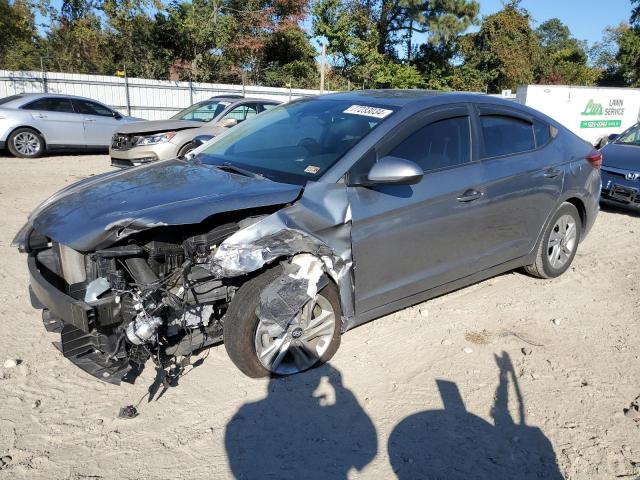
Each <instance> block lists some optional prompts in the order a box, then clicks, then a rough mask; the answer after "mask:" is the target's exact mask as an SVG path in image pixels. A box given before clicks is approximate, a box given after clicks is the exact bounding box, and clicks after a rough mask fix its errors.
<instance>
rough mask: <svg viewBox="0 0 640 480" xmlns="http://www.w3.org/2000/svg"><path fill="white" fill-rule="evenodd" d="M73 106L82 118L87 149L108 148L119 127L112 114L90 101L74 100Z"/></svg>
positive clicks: (105, 108)
mask: <svg viewBox="0 0 640 480" xmlns="http://www.w3.org/2000/svg"><path fill="white" fill-rule="evenodd" d="M73 103H74V106H75V108H76V110H77V111H78V113H79V114H80V115H81V117H82V121H83V125H84V138H85V145H86V146H87V147H100V148H104V147H109V145H110V144H111V137H112V136H113V134H114V133H115V131H116V129H117V128H118V126H119V125H120V120H118V119H117V118H116V117H114V112H113V111H112V110H110V109H109V108H107V107H105V106H104V105H100V104H99V103H97V102H92V101H90V100H83V99H74V100H73Z"/></svg>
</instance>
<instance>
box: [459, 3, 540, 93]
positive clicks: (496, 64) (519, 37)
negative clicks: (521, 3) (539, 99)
mask: <svg viewBox="0 0 640 480" xmlns="http://www.w3.org/2000/svg"><path fill="white" fill-rule="evenodd" d="M461 52H462V55H463V57H464V64H465V65H466V66H467V67H470V68H475V69H477V70H478V71H480V72H481V73H482V74H483V75H484V76H485V77H486V79H487V89H488V90H489V92H496V93H497V92H500V91H501V90H503V89H513V90H515V88H516V87H517V86H518V85H527V84H530V83H533V82H534V80H535V78H536V76H535V69H536V65H538V63H539V61H540V58H541V54H542V51H541V47H540V44H539V43H538V36H537V35H536V33H535V32H534V30H533V29H532V28H531V23H530V17H529V14H528V12H527V11H526V10H523V9H521V8H519V7H518V5H517V3H513V4H512V3H509V4H507V5H506V6H505V8H504V9H503V10H501V11H499V12H498V13H495V14H493V15H489V16H488V17H486V18H485V19H484V21H483V22H482V26H481V28H480V31H479V32H478V33H473V34H469V35H466V36H465V38H464V39H463V41H462V42H461Z"/></svg>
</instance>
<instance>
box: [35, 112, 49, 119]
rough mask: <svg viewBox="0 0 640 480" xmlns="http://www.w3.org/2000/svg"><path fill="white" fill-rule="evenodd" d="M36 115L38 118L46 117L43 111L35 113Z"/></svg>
mask: <svg viewBox="0 0 640 480" xmlns="http://www.w3.org/2000/svg"><path fill="white" fill-rule="evenodd" d="M36 117H38V118H47V116H46V115H45V114H44V113H39V114H37V115H36Z"/></svg>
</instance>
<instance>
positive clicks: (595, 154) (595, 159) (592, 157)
mask: <svg viewBox="0 0 640 480" xmlns="http://www.w3.org/2000/svg"><path fill="white" fill-rule="evenodd" d="M584 159H585V160H586V161H587V162H589V163H590V164H591V166H592V167H593V168H597V169H600V167H601V166H602V153H600V152H599V151H598V150H591V152H589V155H587V156H586V157H584Z"/></svg>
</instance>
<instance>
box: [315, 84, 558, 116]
mask: <svg viewBox="0 0 640 480" xmlns="http://www.w3.org/2000/svg"><path fill="white" fill-rule="evenodd" d="M314 98H318V99H322V98H327V99H336V100H343V101H348V102H353V103H357V102H368V103H370V104H376V105H379V106H383V107H384V106H388V107H391V108H405V107H408V106H416V107H418V108H429V107H431V106H438V105H444V104H449V103H472V104H476V105H478V104H485V105H487V104H489V105H496V106H503V107H508V108H510V109H512V110H517V111H520V112H523V113H527V114H529V115H535V116H537V117H540V118H544V119H545V120H546V121H548V122H549V123H552V124H554V125H555V123H556V122H554V121H553V120H551V119H550V118H548V117H547V116H546V115H544V114H542V113H540V112H538V111H537V110H534V109H532V108H530V107H527V106H525V105H522V104H520V103H518V102H516V101H513V100H508V99H504V98H501V97H494V96H491V95H486V94H484V93H473V92H441V91H435V90H418V89H413V90H353V91H350V92H341V93H330V94H327V95H319V96H317V97H314Z"/></svg>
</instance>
